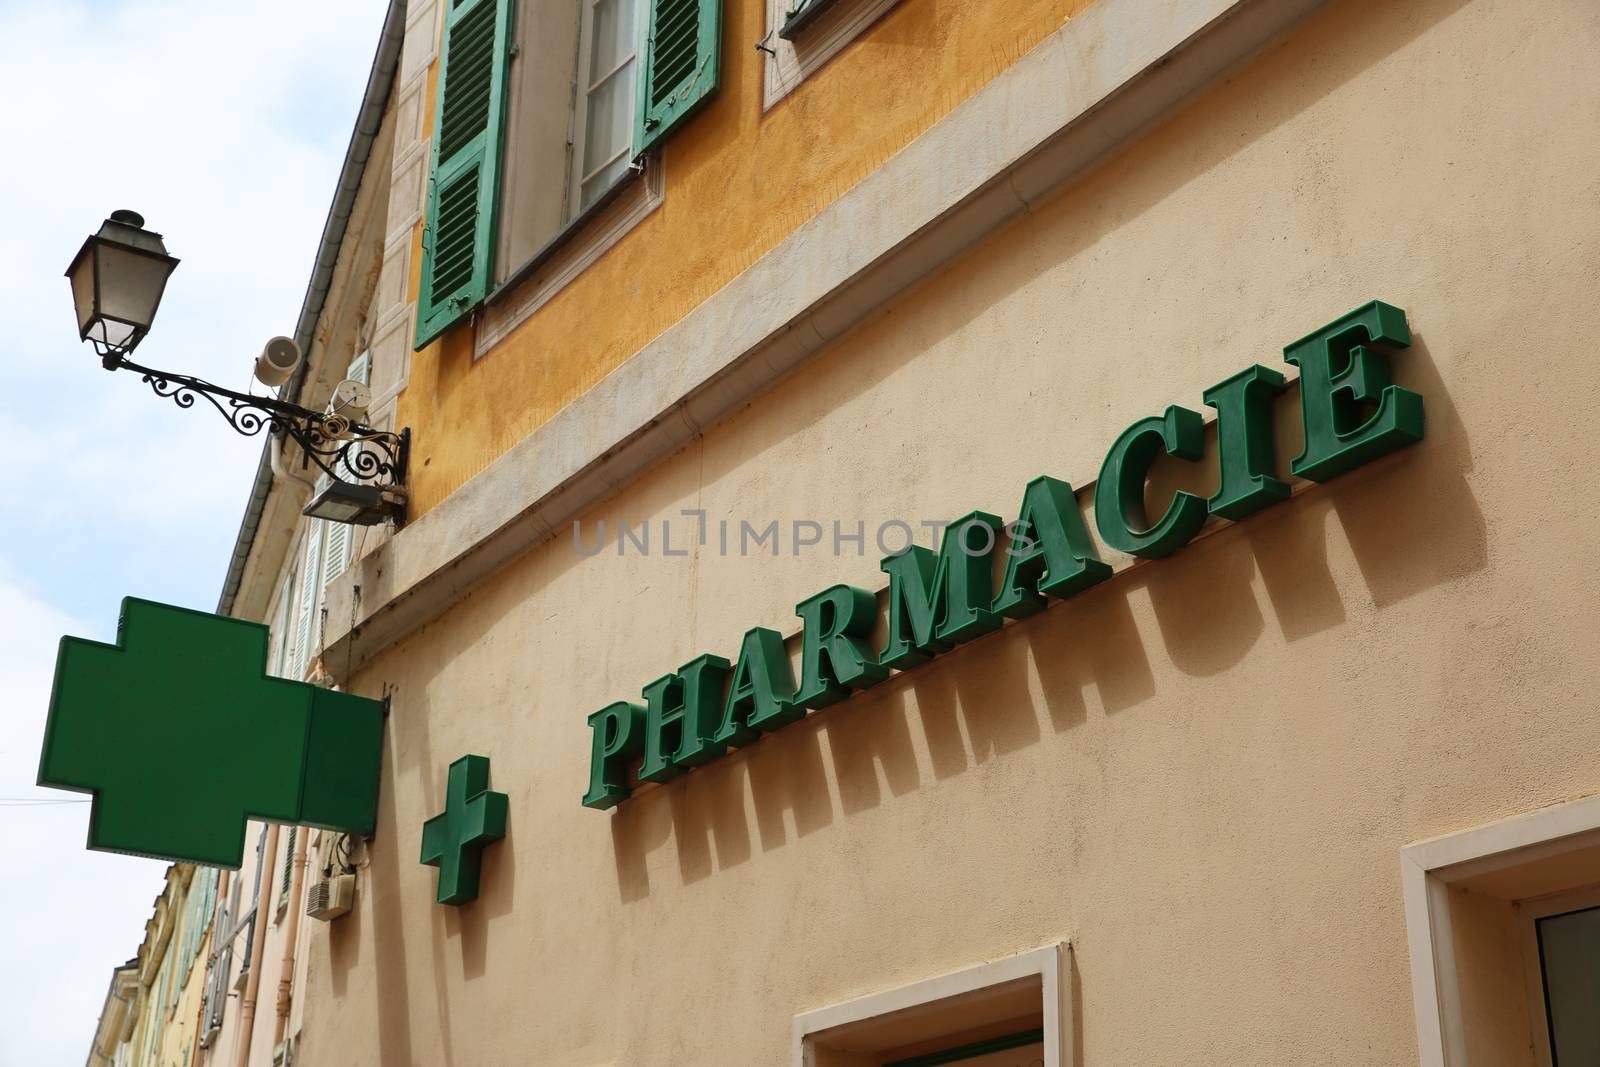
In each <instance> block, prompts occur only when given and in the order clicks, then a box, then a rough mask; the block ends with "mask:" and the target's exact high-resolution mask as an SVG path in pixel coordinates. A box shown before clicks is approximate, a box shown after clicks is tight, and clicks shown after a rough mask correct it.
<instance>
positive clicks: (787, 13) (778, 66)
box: [762, 0, 899, 108]
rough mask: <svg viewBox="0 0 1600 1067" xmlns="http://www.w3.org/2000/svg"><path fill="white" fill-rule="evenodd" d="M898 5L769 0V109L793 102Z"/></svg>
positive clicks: (887, 0)
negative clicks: (791, 97) (788, 100)
mask: <svg viewBox="0 0 1600 1067" xmlns="http://www.w3.org/2000/svg"><path fill="white" fill-rule="evenodd" d="M898 2H899V0H766V6H767V37H766V40H765V41H764V42H763V44H762V48H763V51H764V54H765V62H764V64H763V66H764V68H765V72H764V75H763V88H764V90H765V91H764V93H763V104H764V106H765V107H768V108H770V107H772V106H773V105H774V104H776V103H777V102H778V101H779V100H782V99H783V98H784V97H785V96H788V95H789V94H790V93H791V92H793V91H794V89H795V87H796V86H798V85H799V84H800V83H801V82H803V81H805V79H806V78H808V77H810V76H811V74H812V72H814V71H816V70H817V69H818V68H820V67H821V66H822V65H823V64H825V63H827V62H828V60H830V59H832V58H833V57H834V56H836V55H838V54H839V53H840V52H842V51H843V50H844V48H845V46H846V45H848V44H849V43H850V42H851V41H853V40H855V39H856V37H857V36H859V35H860V34H861V33H862V32H863V31H864V30H866V29H867V27H869V26H871V25H872V24H873V23H874V22H876V21H877V20H878V19H879V18H881V17H883V15H885V14H886V13H887V12H888V11H889V9H890V8H892V7H894V5H895V4H896V3H898ZM767 49H770V51H766V50H767Z"/></svg>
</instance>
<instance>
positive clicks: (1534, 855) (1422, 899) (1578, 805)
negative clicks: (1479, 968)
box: [1400, 796, 1600, 1067]
mask: <svg viewBox="0 0 1600 1067" xmlns="http://www.w3.org/2000/svg"><path fill="white" fill-rule="evenodd" d="M1592 848H1600V796H1594V797H1588V798H1586V799H1584V800H1575V801H1572V802H1571V803H1568V804H1558V805H1556V806H1554V807H1549V808H1543V809H1541V810H1539V811H1535V812H1532V813H1530V814H1527V815H1519V816H1517V817H1515V818H1511V819H1505V820H1503V821H1501V822H1496V823H1490V824H1489V825H1487V826H1480V827H1476V828H1474V829H1471V830H1463V831H1461V832H1460V833H1454V834H1448V835H1446V836H1444V837H1438V838H1434V839H1432V840H1430V841H1420V842H1418V843H1416V844H1414V845H1407V846H1406V847H1405V848H1402V849H1401V850H1400V877H1401V886H1402V892H1403V894H1404V898H1405V911H1406V940H1407V943H1408V946H1409V948H1410V951H1411V995H1412V1000H1413V1003H1414V1005H1415V1009H1416V1015H1417V1049H1418V1053H1419V1062H1420V1064H1421V1067H1465V1065H1466V1064H1467V1063H1468V1062H1469V1060H1468V1058H1467V1047H1466V1033H1465V1027H1464V1020H1463V1019H1462V1010H1461V989H1460V985H1459V982H1458V979H1457V975H1456V962H1455V932H1454V929H1453V927H1452V925H1451V919H1450V887H1451V886H1452V885H1453V884H1455V883H1457V882H1462V881H1466V880H1468V879H1472V878H1477V877H1481V876H1483V875H1486V874H1489V873H1492V872H1494V871H1501V870H1507V869H1509V868H1513V867H1520V866H1522V865H1524V864H1528V863H1532V862H1535V861H1537V860H1542V859H1548V858H1551V857H1554V856H1560V855H1563V854H1565V853H1568V852H1575V851H1578V850H1580V849H1592ZM1529 921H1530V922H1531V920H1529ZM1540 1005H1541V1007H1542V1005H1543V993H1542V992H1541V994H1540ZM1543 1026H1544V1022H1543V1019H1541V1020H1540V1024H1539V1027H1537V1028H1535V1032H1536V1033H1539V1032H1542V1030H1543ZM1537 1040H1538V1039H1537V1038H1536V1039H1535V1041H1536V1043H1537ZM1546 1041H1547V1042H1548V1038H1546ZM1546 1055H1547V1056H1548V1052H1547V1054H1546ZM1548 1062H1549V1060H1548V1058H1547V1059H1546V1060H1545V1063H1546V1064H1548Z"/></svg>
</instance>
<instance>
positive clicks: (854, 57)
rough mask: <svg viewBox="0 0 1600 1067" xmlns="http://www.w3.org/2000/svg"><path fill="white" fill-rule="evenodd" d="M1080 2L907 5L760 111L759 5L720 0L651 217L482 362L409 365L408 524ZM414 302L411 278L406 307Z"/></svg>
mask: <svg viewBox="0 0 1600 1067" xmlns="http://www.w3.org/2000/svg"><path fill="white" fill-rule="evenodd" d="M1090 2H1091V0H1007V2H1005V3H985V2H978V0H902V2H901V3H900V4H899V5H898V6H897V7H896V8H895V9H894V10H893V11H891V12H890V13H889V14H888V15H887V16H885V17H884V18H883V19H882V20H880V21H879V22H878V23H876V24H874V25H873V26H872V27H871V28H869V29H868V30H867V31H866V33H864V34H863V35H862V36H861V37H860V38H858V39H857V40H856V41H855V42H854V43H853V44H852V45H851V46H850V47H849V48H847V49H846V50H845V51H844V52H843V53H841V54H840V55H839V56H837V57H836V58H835V59H834V60H833V61H832V62H831V63H829V64H828V65H827V66H826V67H824V68H823V69H821V70H820V71H818V72H816V73H815V74H813V75H812V77H811V78H809V79H807V81H806V82H805V83H803V84H802V85H801V86H800V87H799V88H797V89H796V90H795V91H794V92H792V93H790V94H789V95H788V96H787V97H786V98H784V100H783V101H781V102H780V103H779V104H778V105H777V106H776V107H774V108H773V109H772V110H770V111H767V112H765V113H764V112H763V111H762V106H761V104H762V67H761V63H760V60H761V55H760V53H758V52H756V51H755V49H754V47H753V45H754V43H755V41H756V40H757V39H759V38H760V37H761V36H762V34H763V33H764V32H765V28H764V21H765V5H764V4H763V2H762V0H725V7H724V22H723V52H722V55H723V64H724V67H723V84H722V89H721V91H720V93H719V94H718V95H717V97H716V98H715V99H714V101H713V102H712V103H711V104H710V105H709V106H708V107H707V108H706V109H705V110H704V111H702V112H701V113H700V114H699V115H698V116H696V117H695V118H694V119H691V120H690V121H689V123H688V125H687V126H686V127H685V128H684V129H683V130H681V131H680V132H679V133H678V134H677V135H675V136H674V137H673V138H672V139H671V140H670V141H668V142H667V145H666V148H665V160H664V162H665V166H666V194H665V202H664V203H663V204H662V206H661V207H660V208H659V209H658V210H657V211H655V212H654V213H653V214H652V215H650V216H649V217H648V218H646V219H645V220H644V221H643V222H642V223H640V224H639V226H637V227H636V228H635V229H634V230H633V231H632V232H630V233H629V234H628V235H627V236H626V237H624V238H623V239H622V241H620V242H619V243H618V244H617V245H616V246H615V247H614V248H613V249H612V250H611V251H610V252H608V253H607V254H606V255H605V256H604V257H603V258H602V259H601V260H600V261H599V262H597V263H595V264H594V265H593V266H592V267H590V269H589V270H588V271H586V272H585V273H584V274H583V275H582V276H580V277H579V278H577V279H576V280H574V281H573V282H572V283H571V284H570V285H568V286H567V287H566V288H565V289H564V290H562V291H561V292H560V293H559V294H558V295H557V296H556V297H555V298H554V299H552V300H551V301H550V302H549V303H547V304H545V306H544V307H542V308H540V309H539V311H537V312H536V313H535V314H534V315H532V316H531V317H530V318H529V319H528V320H527V321H526V322H524V323H523V324H522V325H521V326H520V327H519V328H518V329H517V330H516V332H514V333H513V334H512V335H511V336H509V337H507V338H506V339H505V340H504V341H503V342H501V343H500V344H499V345H497V346H496V347H495V348H494V349H493V350H492V351H491V352H489V353H488V354H487V355H485V356H484V358H482V359H480V360H478V361H477V362H476V363H474V361H473V358H472V349H473V343H472V337H471V327H470V326H461V327H458V328H456V329H455V330H453V331H451V332H449V333H448V334H446V335H445V336H444V337H441V338H440V339H439V340H438V341H436V342H435V343H433V344H431V345H429V346H428V347H427V348H425V349H423V350H422V351H420V352H418V353H416V354H415V356H414V357H413V359H412V367H411V378H410V383H409V385H408V387H407V389H406V391H405V393H404V394H402V396H401V398H400V402H399V412H398V416H399V424H400V425H406V426H410V427H411V430H412V435H413V437H412V442H413V449H414V452H413V456H414V457H415V458H414V459H413V467H412V473H411V483H412V493H413V496H412V514H413V515H414V516H415V515H420V514H422V513H424V512H426V511H427V510H428V509H430V508H432V507H433V506H435V505H436V504H438V503H439V502H440V501H441V500H443V499H444V498H445V497H446V496H448V495H449V494H450V493H451V492H453V491H454V490H455V489H456V488H458V487H459V486H460V485H461V484H462V483H463V482H465V481H466V480H467V479H468V478H470V477H472V476H473V475H474V474H476V473H477V472H479V471H480V470H482V469H483V468H484V467H486V466H488V465H489V464H490V463H491V462H493V461H494V460H495V459H496V458H497V457H498V456H500V455H501V454H503V453H504V452H505V451H506V450H507V449H509V448H510V447H511V446H512V445H514V444H515V443H516V442H517V441H519V440H521V439H522V438H523V437H526V436H527V435H528V434H529V433H531V432H533V431H534V430H536V429H537V428H538V427H539V426H540V425H542V424H543V423H544V422H545V421H546V420H548V419H549V418H550V417H551V416H552V415H553V414H555V413H556V412H557V411H559V410H560V409H561V408H562V407H564V406H565V405H567V404H568V403H570V402H571V401H572V400H573V399H575V398H576V397H578V396H580V395H582V394H583V393H584V392H585V391H586V390H587V389H589V388H591V387H592V386H593V385H594V384H595V383H596V382H598V381H599V380H600V379H601V378H603V377H604V376H605V375H606V374H607V373H609V372H610V371H611V370H613V369H615V368H616V367H617V366H618V365H619V364H621V363H622V362H623V361H624V360H626V359H627V358H628V357H629V356H631V355H632V354H633V353H635V352H637V351H638V350H639V349H640V348H642V347H643V346H644V345H645V344H647V343H649V342H650V341H651V340H652V339H654V338H655V337H657V336H659V335H660V334H661V333H662V332H663V331H665V330H666V329H667V328H668V327H669V326H671V325H672V324H673V323H674V322H675V321H677V320H678V319H680V318H682V317H683V316H684V315H685V314H687V313H688V312H689V311H690V310H692V309H693V308H694V307H695V306H697V305H698V304H700V303H701V302H702V301H704V300H705V299H706V298H707V297H709V296H711V295H712V294H713V293H715V292H716V291H717V290H718V289H720V288H721V287H722V286H724V285H726V284H727V283H728V282H729V281H730V280H732V279H733V278H734V277H735V276H736V275H738V274H739V272H741V271H742V270H744V269H745V268H746V267H748V266H750V264H752V263H753V262H755V261H756V260H757V259H759V258H760V257H761V256H762V255H764V254H765V253H766V252H768V251H770V250H771V249H772V248H773V247H774V246H775V245H776V244H777V243H778V242H779V241H781V240H782V239H783V238H784V237H785V236H787V235H788V234H789V233H791V232H792V231H794V230H795V229H796V228H797V227H798V226H800V225H801V224H802V223H804V222H805V221H806V220H807V219H809V218H811V217H812V216H814V215H815V214H816V213H817V212H819V211H820V210H822V209H823V208H825V207H826V206H827V205H828V204H830V203H831V202H833V201H834V200H835V199H836V198H837V197H839V196H840V195H841V194H842V193H844V192H845V191H846V190H848V189H849V188H850V187H851V186H853V185H855V184H856V183H857V182H859V181H860V180H861V179H862V178H864V177H866V176H867V175H868V174H870V173H871V172H872V171H873V170H874V169H875V168H876V167H878V166H879V165H881V164H882V163H883V162H884V161H885V160H887V159H888V158H889V157H890V156H892V155H893V154H894V153H895V152H897V151H899V150H900V149H901V148H903V147H905V146H906V145H907V144H908V143H910V142H911V141H912V140H913V139H915V138H916V137H917V136H918V135H920V134H921V133H923V132H924V131H925V130H927V129H928V128H929V127H930V126H932V125H933V124H934V123H935V122H937V121H938V120H939V119H940V118H942V117H943V116H944V115H946V114H948V113H949V112H950V111H951V110H953V109H954V108H955V107H956V106H957V105H959V104H960V103H961V102H962V101H964V100H965V99H967V97H969V96H971V95H972V94H973V93H974V92H975V91H977V90H978V89H980V88H981V87H982V86H983V85H984V84H986V83H987V82H988V81H990V80H991V79H993V78H994V77H995V76H996V75H997V74H999V73H1000V72H1001V71H1003V70H1004V69H1005V68H1006V67H1008V66H1010V65H1011V64H1012V63H1014V62H1015V61H1016V60H1017V59H1018V58H1019V57H1020V56H1022V55H1023V54H1025V53H1026V52H1027V51H1028V50H1029V49H1031V48H1032V47H1033V46H1034V45H1036V44H1038V43H1039V41H1041V40H1042V39H1043V38H1044V37H1046V36H1047V35H1048V34H1050V33H1051V32H1052V31H1054V30H1055V29H1057V28H1058V27H1060V26H1061V24H1062V23H1064V22H1065V21H1066V20H1067V19H1068V18H1070V17H1071V16H1072V15H1074V14H1076V13H1077V12H1078V11H1081V10H1082V9H1083V8H1085V7H1087V6H1088V4H1089V3H1090ZM430 99H431V94H430ZM430 121H431V120H430ZM416 240H417V242H418V244H419V245H420V240H421V228H420V224H419V226H418V231H417V234H416ZM414 262H415V259H414ZM416 292H417V271H415V270H414V271H413V276H412V282H411V293H412V297H413V299H415V296H416Z"/></svg>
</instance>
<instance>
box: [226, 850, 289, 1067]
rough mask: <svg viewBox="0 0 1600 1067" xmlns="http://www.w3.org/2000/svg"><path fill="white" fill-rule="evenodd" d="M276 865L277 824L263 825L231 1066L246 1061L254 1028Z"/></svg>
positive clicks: (243, 1065)
mask: <svg viewBox="0 0 1600 1067" xmlns="http://www.w3.org/2000/svg"><path fill="white" fill-rule="evenodd" d="M277 866H278V824H277V823H273V824H271V825H270V826H269V827H268V828H267V847H266V848H265V849H264V850H263V851H262V853H261V869H260V870H259V871H257V872H256V928H255V930H254V931H252V932H251V936H250V977H249V978H247V979H245V984H244V999H243V1000H241V1001H240V1002H239V1030H240V1034H239V1055H238V1056H237V1057H236V1058H235V1059H234V1061H233V1062H234V1067H247V1065H248V1064H249V1062H250V1036H251V1034H252V1033H253V1032H254V1030H255V1022H256V997H257V995H259V994H260V992H261V955H262V953H264V952H266V951H267V916H266V912H265V909H266V907H267V905H268V904H270V903H271V902H272V871H273V870H274V869H275V868H276V867H277Z"/></svg>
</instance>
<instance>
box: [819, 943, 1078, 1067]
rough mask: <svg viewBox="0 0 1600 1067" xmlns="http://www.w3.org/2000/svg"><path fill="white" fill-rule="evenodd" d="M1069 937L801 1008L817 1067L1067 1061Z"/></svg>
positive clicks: (996, 1066)
mask: <svg viewBox="0 0 1600 1067" xmlns="http://www.w3.org/2000/svg"><path fill="white" fill-rule="evenodd" d="M1070 952H1071V949H1070V948H1069V947H1068V946H1066V945H1048V946H1046V947H1044V948H1040V949H1035V950H1033V951H1032V952H1024V953H1021V954H1020V955H1016V956H1010V957H1007V958H1005V959H1000V960H996V961H994V962H992V963H985V964H981V965H979V966H976V967H971V968H968V969H966V970H963V971H957V972H954V973H952V974H945V975H940V976H939V977H937V978H930V979H928V980H926V981H923V982H918V983H916V984H914V985H910V986H905V987H902V988H900V989H893V990H889V991H887V992H884V993H876V994H873V995H871V996H867V997H862V998H861V999H859V1000H852V1001H849V1002H847V1003H844V1004H836V1005H833V1006H832V1007H827V1008H819V1009H817V1010H816V1011H808V1012H806V1013H804V1014H802V1015H797V1016H796V1017H795V1020H794V1042H795V1047H794V1049H793V1050H792V1051H793V1061H794V1062H795V1063H805V1064H808V1065H810V1067H943V1065H946V1064H959V1065H961V1067H1063V1065H1064V1064H1065V1063H1066V1062H1067V1056H1068V1055H1069V1052H1070V1049H1071V1047H1072V1045H1071V1040H1070V1037H1071V1035H1070V1033H1069V1032H1068V1027H1069V1024H1070V1021H1071V1018H1072V1013H1071V1004H1072V999H1073V997H1072V990H1071V989H1070V987H1069V982H1070V976H1071V968H1070V967H1069V966H1067V960H1068V958H1069V953H1070Z"/></svg>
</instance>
